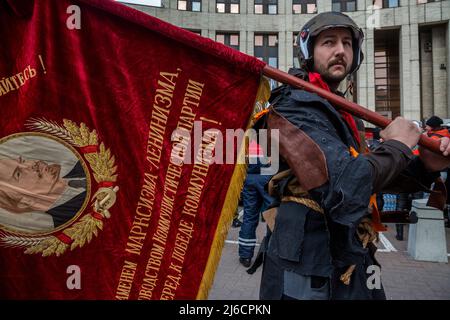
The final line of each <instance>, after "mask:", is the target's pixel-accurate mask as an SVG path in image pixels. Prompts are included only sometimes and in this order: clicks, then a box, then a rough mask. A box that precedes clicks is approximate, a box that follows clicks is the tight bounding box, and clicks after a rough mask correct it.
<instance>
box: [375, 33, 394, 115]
mask: <svg viewBox="0 0 450 320" xmlns="http://www.w3.org/2000/svg"><path fill="white" fill-rule="evenodd" d="M374 43H375V50H374V55H375V56H374V68H375V106H376V109H375V110H376V111H377V112H379V113H382V114H388V115H391V116H392V119H395V117H397V116H399V115H400V64H399V30H389V31H384V30H383V31H381V30H380V31H375V33H374Z"/></svg>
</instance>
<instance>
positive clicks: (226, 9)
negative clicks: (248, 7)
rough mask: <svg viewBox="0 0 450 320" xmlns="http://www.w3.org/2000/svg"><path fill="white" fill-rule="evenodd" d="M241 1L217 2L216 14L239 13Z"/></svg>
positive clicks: (222, 0) (220, 0)
mask: <svg viewBox="0 0 450 320" xmlns="http://www.w3.org/2000/svg"><path fill="white" fill-rule="evenodd" d="M239 3H240V0H217V1H216V12H218V13H239Z"/></svg>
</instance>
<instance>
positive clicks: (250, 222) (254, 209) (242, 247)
mask: <svg viewBox="0 0 450 320" xmlns="http://www.w3.org/2000/svg"><path fill="white" fill-rule="evenodd" d="M252 142H253V143H251V144H250V151H249V153H250V154H249V162H250V163H249V164H248V167H247V178H246V179H245V182H244V188H243V190H242V203H243V206H244V215H243V221H242V225H241V230H239V239H238V240H239V262H240V263H241V264H242V265H243V266H244V267H246V268H248V267H250V265H251V260H252V258H253V255H254V251H255V245H256V240H257V239H256V228H257V227H258V223H259V220H260V214H261V212H262V211H264V210H265V209H266V208H267V207H268V206H269V205H270V203H271V202H272V201H273V199H272V197H270V196H269V194H268V193H267V191H266V189H265V187H266V184H267V183H268V182H269V180H270V179H271V177H272V176H271V175H264V174H261V168H263V167H265V166H268V165H269V163H268V158H267V157H265V156H264V151H263V149H262V148H261V147H260V146H259V145H258V144H257V143H256V142H255V141H252Z"/></svg>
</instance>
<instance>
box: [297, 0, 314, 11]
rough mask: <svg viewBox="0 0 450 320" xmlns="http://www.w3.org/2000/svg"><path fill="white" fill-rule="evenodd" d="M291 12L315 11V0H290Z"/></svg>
mask: <svg viewBox="0 0 450 320" xmlns="http://www.w3.org/2000/svg"><path fill="white" fill-rule="evenodd" d="M292 13H293V14H301V13H317V1H316V0H292Z"/></svg>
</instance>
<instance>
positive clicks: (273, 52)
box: [254, 33, 278, 89]
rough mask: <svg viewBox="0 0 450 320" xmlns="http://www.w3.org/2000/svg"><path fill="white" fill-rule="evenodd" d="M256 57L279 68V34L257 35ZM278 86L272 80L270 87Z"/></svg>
mask: <svg viewBox="0 0 450 320" xmlns="http://www.w3.org/2000/svg"><path fill="white" fill-rule="evenodd" d="M254 52H255V57H257V58H258V59H259V60H262V61H264V62H266V63H267V64H268V65H269V66H271V67H274V68H278V34H261V33H259V34H255V51H254ZM277 85H278V83H277V82H276V81H275V80H272V79H270V87H271V88H272V89H273V88H275V87H276V86H277Z"/></svg>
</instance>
